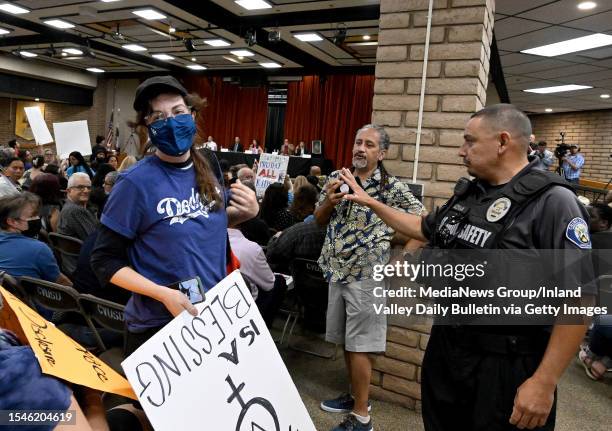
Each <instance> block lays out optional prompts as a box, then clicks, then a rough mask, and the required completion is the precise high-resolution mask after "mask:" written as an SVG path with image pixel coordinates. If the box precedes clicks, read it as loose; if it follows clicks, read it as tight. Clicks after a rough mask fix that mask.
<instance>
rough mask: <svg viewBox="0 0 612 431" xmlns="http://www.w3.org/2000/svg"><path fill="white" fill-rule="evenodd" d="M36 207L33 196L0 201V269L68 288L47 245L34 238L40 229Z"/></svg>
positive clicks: (25, 193)
mask: <svg viewBox="0 0 612 431" xmlns="http://www.w3.org/2000/svg"><path fill="white" fill-rule="evenodd" d="M39 206H40V198H39V197H38V196H36V195H35V194H33V193H28V192H24V193H21V194H19V195H16V196H5V197H3V198H0V270H3V271H6V272H7V273H8V274H10V275H12V276H13V277H21V276H24V275H25V276H29V277H36V278H40V279H42V280H47V281H52V282H55V283H59V284H64V285H66V286H71V285H72V283H71V282H70V280H69V279H68V277H66V276H65V275H64V274H62V273H61V272H60V270H59V267H58V266H57V262H56V261H55V257H54V256H53V252H52V251H51V249H50V248H49V246H47V244H45V243H43V242H40V241H37V240H36V239H34V238H33V237H34V236H36V235H38V232H39V231H40V227H41V224H40V217H39V215H38V208H39Z"/></svg>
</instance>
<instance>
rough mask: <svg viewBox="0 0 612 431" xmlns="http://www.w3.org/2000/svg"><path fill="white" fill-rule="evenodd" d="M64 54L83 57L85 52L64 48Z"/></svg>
mask: <svg viewBox="0 0 612 431" xmlns="http://www.w3.org/2000/svg"><path fill="white" fill-rule="evenodd" d="M62 52H65V53H66V54H72V55H83V51H81V50H80V49H76V48H64V49H62Z"/></svg>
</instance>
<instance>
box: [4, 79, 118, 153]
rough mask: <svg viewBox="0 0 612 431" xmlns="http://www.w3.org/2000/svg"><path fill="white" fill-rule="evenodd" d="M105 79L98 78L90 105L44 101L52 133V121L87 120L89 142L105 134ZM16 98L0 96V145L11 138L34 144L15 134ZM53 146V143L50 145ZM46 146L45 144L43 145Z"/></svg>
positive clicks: (46, 120) (22, 142)
mask: <svg viewBox="0 0 612 431" xmlns="http://www.w3.org/2000/svg"><path fill="white" fill-rule="evenodd" d="M106 85H107V81H106V80H104V79H100V80H98V87H97V88H96V90H95V91H94V98H93V105H92V106H79V105H69V104H65V103H51V102H45V122H46V123H47V127H48V128H49V131H50V132H51V135H53V123H54V122H55V123H60V122H64V121H77V120H87V123H88V126H89V135H90V138H91V143H92V144H95V142H96V141H95V139H96V135H106V127H107V118H106V103H107V91H106ZM16 109H17V99H10V98H6V97H0V145H6V143H7V142H8V141H10V140H11V139H17V141H18V142H19V143H21V144H31V145H33V144H34V140H32V141H26V140H24V139H22V138H19V137H17V136H15V110H16ZM51 146H52V147H55V145H54V144H52V145H51ZM45 147H46V146H45Z"/></svg>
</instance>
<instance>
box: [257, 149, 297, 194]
mask: <svg viewBox="0 0 612 431" xmlns="http://www.w3.org/2000/svg"><path fill="white" fill-rule="evenodd" d="M288 165H289V157H288V156H279V155H277V154H262V155H261V157H260V158H259V165H258V166H257V176H256V177H255V189H256V190H257V197H262V196H263V195H264V193H265V192H266V189H267V188H268V186H269V185H270V184H273V183H282V182H283V181H285V175H287V166H288Z"/></svg>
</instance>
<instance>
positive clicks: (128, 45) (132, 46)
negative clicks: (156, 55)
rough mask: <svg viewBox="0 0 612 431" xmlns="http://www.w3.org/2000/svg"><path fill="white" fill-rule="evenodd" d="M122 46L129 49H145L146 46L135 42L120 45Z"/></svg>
mask: <svg viewBox="0 0 612 431" xmlns="http://www.w3.org/2000/svg"><path fill="white" fill-rule="evenodd" d="M121 47H122V48H125V49H129V50H130V51H146V50H147V48H145V47H144V46H140V45H136V44H135V43H128V44H126V45H121Z"/></svg>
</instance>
